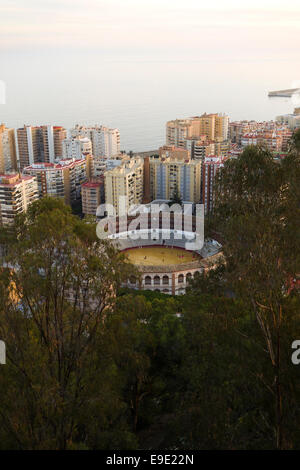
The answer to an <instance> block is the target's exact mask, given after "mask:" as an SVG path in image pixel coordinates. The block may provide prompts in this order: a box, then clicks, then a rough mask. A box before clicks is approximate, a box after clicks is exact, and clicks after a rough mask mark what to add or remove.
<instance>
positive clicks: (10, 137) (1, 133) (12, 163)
mask: <svg viewBox="0 0 300 470" xmlns="http://www.w3.org/2000/svg"><path fill="white" fill-rule="evenodd" d="M16 170H17V155H16V144H15V131H14V129H8V128H7V127H5V125H4V124H1V125H0V173H6V172H9V171H16Z"/></svg>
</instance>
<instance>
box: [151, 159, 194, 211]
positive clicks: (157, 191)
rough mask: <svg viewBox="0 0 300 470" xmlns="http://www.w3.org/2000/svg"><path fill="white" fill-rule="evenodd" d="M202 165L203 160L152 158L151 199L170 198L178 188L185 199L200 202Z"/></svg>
mask: <svg viewBox="0 0 300 470" xmlns="http://www.w3.org/2000/svg"><path fill="white" fill-rule="evenodd" d="M201 165H202V163H201V160H174V159H172V158H170V157H167V158H154V157H152V158H150V160H149V167H150V169H149V170H150V197H151V199H152V200H154V199H162V200H164V199H166V200H169V199H172V197H173V195H174V192H175V191H176V190H178V192H179V193H180V196H181V199H182V200H183V201H190V202H199V201H200V196H201V192H200V189H201Z"/></svg>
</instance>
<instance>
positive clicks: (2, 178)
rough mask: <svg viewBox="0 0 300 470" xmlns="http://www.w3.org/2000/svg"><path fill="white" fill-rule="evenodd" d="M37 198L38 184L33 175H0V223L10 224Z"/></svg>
mask: <svg viewBox="0 0 300 470" xmlns="http://www.w3.org/2000/svg"><path fill="white" fill-rule="evenodd" d="M37 199H38V185H37V181H36V178H35V177H33V176H25V175H24V176H20V175H19V174H17V173H16V174H1V175H0V225H11V224H13V222H14V219H15V217H16V216H17V215H18V214H20V213H22V212H26V210H27V208H28V206H29V205H30V204H32V203H33V202H34V201H36V200H37Z"/></svg>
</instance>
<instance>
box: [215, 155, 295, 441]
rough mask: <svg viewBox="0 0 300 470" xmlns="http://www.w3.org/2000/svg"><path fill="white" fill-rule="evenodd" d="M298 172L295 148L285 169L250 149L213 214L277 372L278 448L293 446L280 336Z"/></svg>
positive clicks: (220, 192)
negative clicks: (288, 432)
mask: <svg viewBox="0 0 300 470" xmlns="http://www.w3.org/2000/svg"><path fill="white" fill-rule="evenodd" d="M299 168H300V167H299V156H298V152H297V149H293V150H292V151H291V153H290V155H289V157H288V158H287V160H286V161H285V162H283V164H282V165H281V164H278V163H276V162H275V161H274V159H273V156H272V154H271V153H269V152H268V151H267V150H266V149H264V148H260V147H248V148H246V149H245V151H244V152H243V154H242V155H241V156H240V157H239V158H238V159H236V160H230V161H228V162H226V164H225V166H224V169H223V170H222V171H221V172H220V173H219V181H218V186H217V196H216V205H215V213H214V224H215V228H216V230H218V231H221V232H222V235H223V237H224V240H225V243H224V255H225V259H226V274H225V276H226V279H227V280H228V281H229V282H230V283H231V285H232V286H233V288H234V290H235V293H236V295H242V296H244V297H245V298H247V299H248V300H249V302H250V305H252V308H253V311H254V312H255V315H256V318H257V321H258V323H259V325H260V328H261V331H262V334H263V337H264V340H265V345H266V348H267V351H268V355H269V359H270V363H271V366H272V369H273V381H272V383H271V384H269V385H268V386H269V388H270V390H272V396H274V397H275V435H276V447H277V448H278V449H281V448H284V447H288V446H289V442H288V436H287V435H286V434H285V419H284V409H285V403H284V387H283V383H282V374H283V368H284V364H283V362H282V356H283V351H282V347H283V345H282V334H283V329H284V326H285V324H286V323H287V322H288V321H289V318H288V315H292V311H291V309H289V308H287V303H288V302H289V299H288V296H289V292H290V287H291V279H294V278H295V277H296V276H297V272H299V266H300V265H299V260H300V258H299V254H300V253H299V250H300V247H299V243H298V242H297V240H299V238H298V237H299V227H300V206H299V201H300V198H299V190H296V186H297V184H298V187H299V179H298V178H299ZM295 175H297V176H295ZM297 182H298V183H297ZM295 313H296V312H294V315H295ZM291 341H292V338H291Z"/></svg>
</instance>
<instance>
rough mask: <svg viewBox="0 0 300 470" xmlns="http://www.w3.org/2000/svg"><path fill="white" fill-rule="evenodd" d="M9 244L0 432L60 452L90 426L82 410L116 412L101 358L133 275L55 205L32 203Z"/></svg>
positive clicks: (1, 319)
mask: <svg viewBox="0 0 300 470" xmlns="http://www.w3.org/2000/svg"><path fill="white" fill-rule="evenodd" d="M6 240H8V241H7V256H6V262H7V265H8V266H9V267H10V268H9V269H6V270H3V271H2V272H1V277H0V288H1V294H2V295H1V313H0V337H1V338H2V339H3V340H4V341H5V342H6V345H7V358H8V364H7V366H6V367H5V369H4V370H3V376H2V380H3V381H4V383H2V384H1V385H3V387H4V390H5V393H4V394H3V393H2V394H1V403H0V414H1V418H2V419H1V425H0V427H1V428H2V429H3V428H5V429H6V430H7V431H9V435H10V436H11V439H12V442H14V443H15V444H14V445H16V446H17V447H20V448H30V449H37V448H54V449H66V448H68V447H70V446H72V445H73V441H74V437H75V436H77V435H78V432H79V429H82V426H84V427H88V425H89V423H88V418H89V417H88V416H85V415H84V410H85V409H91V404H92V403H93V404H94V407H96V408H97V407H99V406H100V403H101V402H102V400H103V395H104V394H105V400H104V402H105V403H107V404H108V403H111V404H112V403H115V404H116V403H117V404H118V400H117V399H116V400H115V401H114V400H113V399H112V397H113V395H114V391H113V382H114V381H113V379H112V378H111V377H110V378H109V380H108V378H107V375H109V370H110V369H109V367H110V366H109V363H108V364H106V368H105V369H104V370H103V367H104V364H105V361H104V358H103V359H101V352H100V353H99V350H100V351H101V344H102V342H103V338H102V336H103V324H104V323H105V321H106V318H107V317H108V316H109V315H110V311H111V309H112V307H113V304H114V301H115V292H116V289H117V288H118V287H119V285H120V283H121V282H122V280H124V279H125V278H127V276H128V275H129V271H130V272H131V268H130V265H129V264H128V263H125V262H124V259H123V257H122V255H120V254H119V253H118V252H117V251H116V250H115V249H114V248H113V247H112V246H111V245H110V244H109V243H107V242H103V241H100V240H98V239H97V237H96V230H95V227H93V226H91V224H85V223H84V222H83V221H81V220H79V219H77V218H76V217H75V216H73V215H72V214H71V212H70V210H69V208H67V207H66V206H65V205H64V204H63V203H62V202H61V201H59V200H56V199H50V198H49V199H48V198H45V199H42V200H40V201H38V202H36V203H34V204H33V205H32V206H31V207H30V208H29V210H28V212H27V213H26V215H23V216H21V217H20V218H19V219H18V220H17V222H16V224H15V226H14V227H13V228H12V229H10V231H9V233H8V237H7V238H6ZM8 286H11V288H13V291H14V296H12V295H9V291H10V290H9V289H8ZM1 372H2V370H1ZM106 380H108V382H107V381H106ZM109 383H111V384H112V385H111V386H109V385H108V384H109ZM95 384H97V387H96V389H95ZM12 397H14V399H13V400H12ZM119 405H120V410H121V408H122V406H121V403H119ZM119 405H114V406H117V408H118V406H119ZM104 408H105V410H104V411H103V406H102V411H103V413H104V414H105V413H112V411H108V409H107V407H106V406H105V407H104ZM114 413H115V414H118V409H116V408H115V409H114ZM103 418H104V417H103ZM98 420H99V422H101V417H99V418H98ZM99 426H100V424H99ZM100 427H101V426H100ZM79 434H80V433H79ZM81 434H82V433H81ZM82 439H83V441H84V438H83V437H82ZM98 444H99V443H98Z"/></svg>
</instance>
